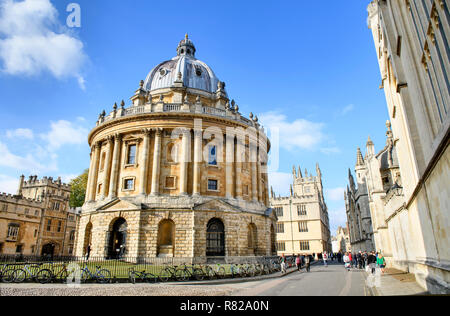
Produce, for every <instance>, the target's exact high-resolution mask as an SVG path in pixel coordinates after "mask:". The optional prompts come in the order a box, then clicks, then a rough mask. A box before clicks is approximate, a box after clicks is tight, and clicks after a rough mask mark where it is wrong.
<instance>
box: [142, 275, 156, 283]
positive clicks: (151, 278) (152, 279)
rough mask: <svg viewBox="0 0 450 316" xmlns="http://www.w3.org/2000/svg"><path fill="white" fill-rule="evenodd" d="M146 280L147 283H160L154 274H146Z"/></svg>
mask: <svg viewBox="0 0 450 316" xmlns="http://www.w3.org/2000/svg"><path fill="white" fill-rule="evenodd" d="M144 280H145V282H147V283H152V282H153V283H156V282H158V277H157V276H156V275H154V274H153V273H146V274H145V276H144Z"/></svg>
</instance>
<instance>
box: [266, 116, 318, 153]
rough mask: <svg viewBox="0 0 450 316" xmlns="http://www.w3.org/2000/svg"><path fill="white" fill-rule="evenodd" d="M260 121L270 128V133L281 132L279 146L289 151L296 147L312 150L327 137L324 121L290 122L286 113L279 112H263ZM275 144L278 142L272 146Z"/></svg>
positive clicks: (297, 120) (302, 120)
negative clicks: (324, 131)
mask: <svg viewBox="0 0 450 316" xmlns="http://www.w3.org/2000/svg"><path fill="white" fill-rule="evenodd" d="M260 121H261V123H262V124H263V125H264V126H265V127H267V128H268V129H269V132H270V133H277V132H278V133H279V146H280V147H282V148H284V149H287V150H289V151H291V150H294V149H309V150H312V149H315V148H316V147H317V146H318V145H319V144H320V143H321V142H322V141H323V140H324V139H325V135H324V134H323V128H324V124H323V123H315V122H311V121H308V120H305V119H296V120H294V121H292V122H289V121H288V118H287V116H286V115H284V114H280V113H277V112H267V113H263V114H261V116H260ZM274 139H276V138H274ZM274 145H276V144H272V146H274Z"/></svg>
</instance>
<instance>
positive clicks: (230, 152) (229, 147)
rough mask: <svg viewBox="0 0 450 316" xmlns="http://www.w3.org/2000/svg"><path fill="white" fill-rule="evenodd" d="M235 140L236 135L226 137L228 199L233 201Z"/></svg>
mask: <svg viewBox="0 0 450 316" xmlns="http://www.w3.org/2000/svg"><path fill="white" fill-rule="evenodd" d="M234 139H235V135H234V134H231V135H228V133H227V135H226V149H225V150H226V161H225V166H226V167H225V179H226V197H227V198H229V199H231V198H233V197H234V194H233V182H234V181H233V163H234V162H235V159H234Z"/></svg>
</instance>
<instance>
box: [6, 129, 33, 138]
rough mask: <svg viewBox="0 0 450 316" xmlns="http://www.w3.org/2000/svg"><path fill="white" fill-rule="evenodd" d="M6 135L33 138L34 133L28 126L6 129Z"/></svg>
mask: <svg viewBox="0 0 450 316" xmlns="http://www.w3.org/2000/svg"><path fill="white" fill-rule="evenodd" d="M6 137H8V138H24V139H33V138H34V134H33V131H32V130H31V129H28V128H17V129H15V130H7V131H6Z"/></svg>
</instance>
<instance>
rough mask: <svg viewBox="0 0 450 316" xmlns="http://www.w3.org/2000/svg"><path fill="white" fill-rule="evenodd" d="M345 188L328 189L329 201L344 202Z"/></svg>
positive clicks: (326, 191)
mask: <svg viewBox="0 0 450 316" xmlns="http://www.w3.org/2000/svg"><path fill="white" fill-rule="evenodd" d="M344 191H345V188H342V187H338V188H334V189H326V190H325V194H326V196H327V199H329V200H331V201H343V200H344Z"/></svg>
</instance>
